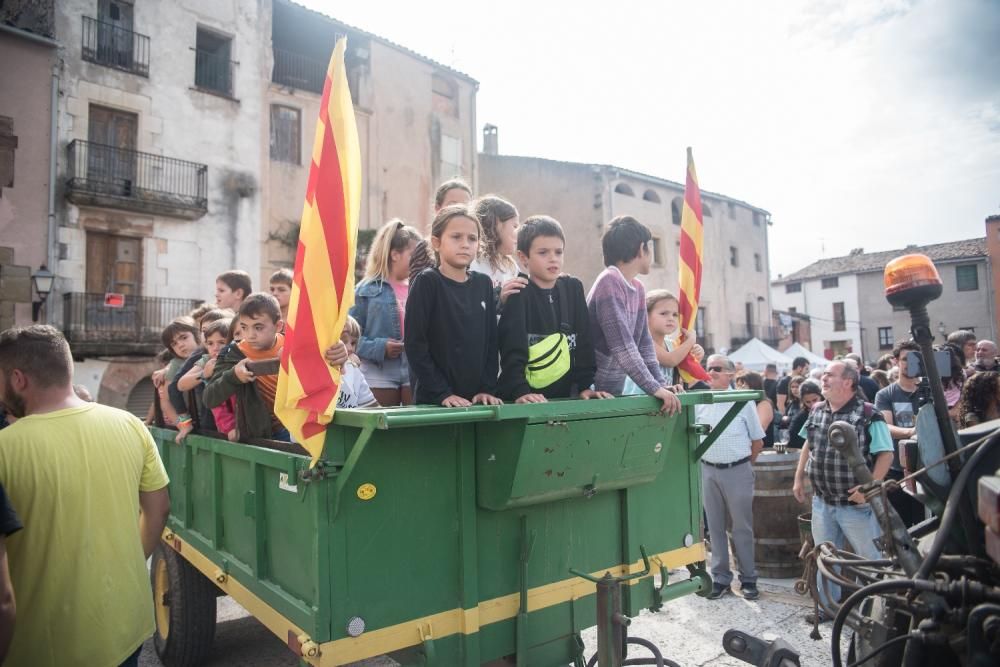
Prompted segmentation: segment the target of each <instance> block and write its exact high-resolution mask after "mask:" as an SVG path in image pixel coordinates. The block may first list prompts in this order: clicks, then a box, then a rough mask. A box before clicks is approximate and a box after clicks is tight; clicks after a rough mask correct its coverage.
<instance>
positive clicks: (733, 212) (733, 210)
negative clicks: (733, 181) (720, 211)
mask: <svg viewBox="0 0 1000 667" xmlns="http://www.w3.org/2000/svg"><path fill="white" fill-rule="evenodd" d="M729 217H730V218H736V204H734V203H733V202H729Z"/></svg>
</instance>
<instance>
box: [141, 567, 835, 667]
mask: <svg viewBox="0 0 1000 667" xmlns="http://www.w3.org/2000/svg"><path fill="white" fill-rule="evenodd" d="M677 574H678V575H680V573H679V572H678V573H677ZM681 576H682V575H680V576H679V578H678V579H677V580H679V579H680V578H681ZM672 581H676V580H674V579H672ZM793 583H794V581H793V580H791V579H762V580H761V581H760V582H758V585H759V587H760V591H761V597H760V599H759V600H757V601H755V602H748V601H747V600H744V599H743V598H742V597H740V596H739V594H738V593H737V594H735V595H731V596H726V597H724V598H723V599H721V600H715V601H712V600H706V599H704V598H701V597H698V596H695V595H689V596H687V597H684V598H681V599H679V600H675V601H673V602H670V603H668V604H667V605H665V606H664V608H663V609H662V610H661V611H659V612H657V613H649V612H643V613H642V614H641V615H640V616H639V617H637V618H635V619H633V621H632V625H631V626H630V627H629V634H630V635H633V636H637V637H643V638H645V639H648V640H650V641H652V642H653V643H654V644H656V645H657V646H659V647H660V650H661V651H662V652H663V655H664V656H665V657H667V658H670V659H671V660H674V661H675V662H677V663H678V664H680V665H682V667H723V666H725V667H736V666H737V665H744V664H745V663H741V662H739V661H738V660H736V659H734V658H731V657H729V656H728V655H726V653H725V651H723V650H722V634H723V633H724V632H725V631H726V630H728V629H729V628H737V629H739V630H744V631H746V632H749V633H751V634H754V635H757V636H758V637H764V638H766V639H773V638H774V637H779V636H780V637H781V638H782V639H784V640H785V641H787V642H788V643H789V644H791V645H792V646H793V647H794V648H795V649H796V650H797V651H799V653H800V654H801V656H802V658H801V661H802V665H803V667H805V666H807V665H808V666H816V667H820V666H825V665H829V664H831V658H830V630H831V624H829V623H827V624H825V625H823V626H820V632H821V633H822V635H823V639H822V640H819V641H814V640H812V639H810V638H809V632H810V631H811V630H812V626H811V625H808V624H806V623H805V622H804V621H803V617H804V615H805V614H806V613H807V612H809V611H810V610H811V605H810V604H809V602H808V600H807V599H806V598H803V597H800V596H799V595H797V594H796V593H795V592H794V591H793V590H792V585H793ZM218 619H219V620H218V623H219V624H218V626H217V628H216V635H215V643H214V644H213V651H212V655H211V658H210V659H209V661H208V662H207V663H205V665H206V667H224V666H225V667H257V666H260V667H263V666H265V665H266V666H268V667H270V666H283V665H288V666H289V667H295V666H296V665H298V664H299V662H298V660H297V659H296V658H295V657H294V656H292V654H291V653H290V652H289V650H288V648H287V647H286V646H285V644H284V643H283V642H282V641H281V640H279V639H278V638H277V637H275V636H274V635H272V634H271V633H270V632H269V631H268V630H267V629H266V628H265V627H264V626H262V625H261V624H260V623H258V622H257V621H256V620H255V619H253V618H251V617H250V616H248V615H247V612H246V611H244V610H243V608H242V607H240V606H239V605H237V604H236V603H235V602H233V601H232V600H231V599H229V598H220V599H219V616H218ZM583 638H584V641H585V642H586V644H587V654H588V656H589V655H590V654H591V653H592V652H593V651H595V650H596V635H595V632H594V630H593V629H591V630H587V631H585V632H584V633H583ZM842 650H843V651H845V655H846V644H845V645H844V647H843V649H842ZM642 655H643V654H642V653H641V652H638V651H636V652H635V653H633V654H632V657H640V656H642ZM139 664H140V665H143V666H147V667H158V666H159V665H160V661H159V660H158V659H157V657H156V654H155V653H154V651H153V647H152V641H148V642H146V645H145V646H144V647H143V650H142V656H141V657H140V659H139ZM392 665H396V663H395V662H394V661H392V660H389V659H388V658H380V659H373V660H366V661H364V662H361V663H356V664H355V667H362V666H364V667H389V666H392Z"/></svg>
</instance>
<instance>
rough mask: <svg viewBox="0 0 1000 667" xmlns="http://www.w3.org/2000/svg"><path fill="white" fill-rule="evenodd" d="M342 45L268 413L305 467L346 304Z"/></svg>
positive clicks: (356, 148)
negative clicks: (297, 448) (300, 452)
mask: <svg viewBox="0 0 1000 667" xmlns="http://www.w3.org/2000/svg"><path fill="white" fill-rule="evenodd" d="M346 47H347V39H346V38H341V39H339V40H338V41H337V45H336V47H335V48H334V50H333V55H332V56H331V57H330V64H329V66H328V67H327V71H326V83H325V84H324V85H323V97H322V99H321V101H320V108H319V121H318V122H317V123H316V136H315V139H314V140H313V150H312V166H311V167H310V169H309V184H308V186H307V188H306V199H305V204H304V205H303V207H302V221H301V225H300V227H299V245H298V251H297V252H296V254H295V275H294V278H293V280H292V295H291V299H290V301H289V304H288V321H287V322H286V323H285V346H284V349H282V351H281V370H280V371H279V372H278V390H277V394H276V396H275V400H274V412H275V414H276V415H277V416H278V418H279V419H280V420H281V421H282V423H284V425H285V426H286V427H287V428H288V431H289V432H290V433H291V434H292V437H294V438H295V440H296V442H298V443H299V444H301V445H302V446H303V447H305V448H306V450H308V451H309V453H310V454H311V455H312V459H313V461H312V462H313V465H315V464H316V461H317V460H319V457H320V455H321V454H322V453H323V444H324V440H325V433H326V426H327V424H329V423H330V422H331V421H332V420H333V411H334V409H335V408H336V406H337V393H338V391H339V389H340V369H338V368H332V367H331V366H330V365H329V364H327V363H326V360H325V359H324V358H323V353H324V351H325V350H326V349H327V348H328V347H329V346H331V345H333V344H334V343H336V342H337V341H339V340H340V334H341V331H343V329H344V323H345V322H346V321H347V311H348V309H349V308H350V307H351V306H352V305H353V304H354V253H355V249H356V248H357V239H358V211H359V208H360V205H361V149H360V145H359V144H358V129H357V126H356V125H355V120H354V105H353V104H352V102H351V91H350V89H349V88H348V85H347V69H346V68H345V67H344V51H345V49H346Z"/></svg>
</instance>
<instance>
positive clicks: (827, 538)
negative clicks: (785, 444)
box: [792, 361, 893, 622]
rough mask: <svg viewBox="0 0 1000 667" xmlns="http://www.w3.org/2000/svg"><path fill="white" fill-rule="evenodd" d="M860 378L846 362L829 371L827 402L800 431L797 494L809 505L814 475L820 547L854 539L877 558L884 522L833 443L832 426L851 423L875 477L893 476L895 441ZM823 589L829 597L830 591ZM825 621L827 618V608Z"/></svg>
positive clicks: (815, 534) (825, 375) (814, 516)
mask: <svg viewBox="0 0 1000 667" xmlns="http://www.w3.org/2000/svg"><path fill="white" fill-rule="evenodd" d="M859 377H860V374H859V372H858V370H857V368H856V367H855V366H854V364H853V363H850V362H846V361H834V362H833V363H831V364H830V365H829V366H827V367H826V370H825V371H824V372H823V398H824V401H823V402H822V403H817V404H816V405H815V406H813V409H812V412H810V413H809V418H808V419H806V423H805V426H803V427H802V430H801V431H800V432H799V434H800V436H801V437H802V438H803V439H804V441H805V442H804V444H803V445H802V451H801V453H800V454H799V463H798V466H797V467H796V469H795V482H794V484H793V486H792V491H793V493H794V494H795V499H796V500H798V501H799V502H800V503H803V502H805V501H806V494H805V478H806V476H807V475H808V477H809V481H810V482H811V483H812V488H813V497H812V535H813V541H814V542H815V543H816V544H822V543H824V542H832V543H833V544H834V545H835V546H837V547H843V546H844V541H845V540H849V541H850V543H851V546H852V547H853V549H854V552H855V553H857V554H858V555H860V556H861V557H862V558H865V559H877V558H879V557H880V554H879V550H878V549H877V548H876V547H875V544H874V540H875V538H876V537H878V535H879V528H878V522H877V521H876V519H875V515H874V513H873V512H872V508H871V506H870V505H869V504H868V502H867V501H866V500H865V497H864V495H863V494H862V493H861V492H860V491H859V490H858V487H859V486H860V483H859V481H858V480H857V479H855V477H854V471H853V470H852V469H851V466H850V465H848V463H847V458H846V457H844V456H841V455H840V452H838V451H837V450H836V449H834V448H833V445H832V444H831V443H830V426H832V425H833V423H834V422H836V421H842V422H847V423H848V424H850V425H851V426H852V427H853V428H854V430H855V432H856V433H857V436H858V447H859V448H860V449H861V454H862V456H864V457H865V459H866V461H867V462H868V467H869V468H871V469H872V477H874V478H875V479H879V480H880V479H884V478H885V476H886V473H888V472H889V466H890V464H891V463H892V452H893V448H892V438H890V437H889V429H888V427H887V426H886V423H885V418H884V417H883V416H882V414H881V413H880V412H879V411H878V410H876V409H875V407H874V406H873V405H872V404H871V403H868V402H866V401H864V400H862V399H859V397H858V378H859ZM818 588H819V591H820V596H821V597H823V596H824V587H823V586H819V587H818ZM830 588H831V594H832V595H833V596H834V597H835V598H836V597H837V595H838V591H837V590H836V589H835V587H834V586H831V587H830ZM824 602H827V601H825V600H824ZM806 620H808V621H810V622H811V621H812V620H813V619H812V618H811V617H807V618H806ZM819 620H820V621H823V620H827V619H826V618H825V617H824V615H823V614H822V610H821V613H820V619H819Z"/></svg>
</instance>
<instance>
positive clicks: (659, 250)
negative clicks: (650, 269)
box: [651, 236, 663, 266]
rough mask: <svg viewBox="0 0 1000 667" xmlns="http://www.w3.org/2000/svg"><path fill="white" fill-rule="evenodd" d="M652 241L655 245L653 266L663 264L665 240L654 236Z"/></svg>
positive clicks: (653, 248)
mask: <svg viewBox="0 0 1000 667" xmlns="http://www.w3.org/2000/svg"><path fill="white" fill-rule="evenodd" d="M651 243H652V246H653V247H652V250H653V266H663V241H661V240H660V239H659V237H656V236H654V237H653V238H652V240H651Z"/></svg>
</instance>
